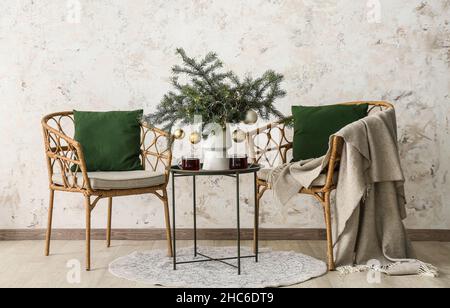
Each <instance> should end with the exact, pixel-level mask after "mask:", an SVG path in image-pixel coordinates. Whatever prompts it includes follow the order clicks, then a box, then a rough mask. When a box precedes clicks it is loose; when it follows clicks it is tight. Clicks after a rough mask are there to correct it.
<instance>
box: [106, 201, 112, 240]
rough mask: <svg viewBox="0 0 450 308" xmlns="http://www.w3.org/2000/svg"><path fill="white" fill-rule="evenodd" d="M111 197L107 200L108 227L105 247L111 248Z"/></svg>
mask: <svg viewBox="0 0 450 308" xmlns="http://www.w3.org/2000/svg"><path fill="white" fill-rule="evenodd" d="M112 205H113V200H112V197H111V198H108V225H107V228H106V247H108V248H109V247H111V224H112Z"/></svg>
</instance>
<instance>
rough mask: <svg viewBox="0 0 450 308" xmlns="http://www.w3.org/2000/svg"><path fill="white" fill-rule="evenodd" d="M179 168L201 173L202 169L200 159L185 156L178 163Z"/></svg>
mask: <svg viewBox="0 0 450 308" xmlns="http://www.w3.org/2000/svg"><path fill="white" fill-rule="evenodd" d="M178 167H180V168H181V169H183V170H188V171H199V170H200V167H201V166H200V158H197V157H189V156H183V157H182V158H181V159H180V162H179V163H178Z"/></svg>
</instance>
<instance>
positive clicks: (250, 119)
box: [244, 110, 258, 125]
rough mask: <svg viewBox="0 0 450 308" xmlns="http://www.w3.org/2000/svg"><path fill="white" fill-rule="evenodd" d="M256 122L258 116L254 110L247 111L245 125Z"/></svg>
mask: <svg viewBox="0 0 450 308" xmlns="http://www.w3.org/2000/svg"><path fill="white" fill-rule="evenodd" d="M256 122H258V114H257V113H256V111H254V110H249V111H248V112H247V115H246V117H245V121H244V123H245V124H248V125H252V124H255V123H256Z"/></svg>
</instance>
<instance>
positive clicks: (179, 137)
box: [173, 128, 186, 140]
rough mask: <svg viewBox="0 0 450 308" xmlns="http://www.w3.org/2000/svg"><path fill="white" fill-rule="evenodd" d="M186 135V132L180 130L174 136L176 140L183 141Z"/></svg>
mask: <svg viewBox="0 0 450 308" xmlns="http://www.w3.org/2000/svg"><path fill="white" fill-rule="evenodd" d="M185 135H186V134H185V133H184V130H182V129H181V128H178V129H177V130H175V132H174V133H173V136H174V137H175V139H178V140H180V139H183V138H184V136H185Z"/></svg>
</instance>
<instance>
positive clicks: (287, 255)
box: [109, 247, 327, 288]
mask: <svg viewBox="0 0 450 308" xmlns="http://www.w3.org/2000/svg"><path fill="white" fill-rule="evenodd" d="M198 251H199V252H201V253H202V254H206V255H208V256H210V257H212V258H221V257H230V256H235V255H236V253H237V252H236V247H201V248H199V249H198ZM245 255H252V251H251V249H249V248H242V256H245ZM193 259H195V258H193V247H190V248H180V249H178V250H177V261H178V262H182V261H189V260H193ZM196 259H204V258H203V257H197V258H196ZM230 263H232V264H237V261H230ZM241 263H242V275H241V276H239V275H238V273H237V269H236V268H233V267H231V266H228V265H226V264H223V263H220V262H204V263H191V264H180V265H178V266H177V270H176V271H174V270H173V259H172V258H169V257H167V251H166V250H154V251H147V252H134V253H132V254H130V255H128V256H125V257H121V258H119V259H117V260H115V261H113V262H112V263H111V264H110V265H109V271H110V273H111V274H113V275H114V276H116V277H119V278H124V279H128V280H131V281H136V282H141V283H147V284H152V285H158V286H165V287H180V288H268V287H283V286H291V285H294V284H298V283H301V282H304V281H307V280H310V279H312V278H315V277H319V276H322V275H324V274H325V273H327V266H326V264H325V263H324V262H322V261H320V260H317V259H315V258H313V257H310V256H306V255H303V254H300V253H296V252H292V251H290V252H287V251H271V250H263V251H262V252H261V253H260V258H259V263H256V262H255V259H254V258H250V259H242V261H241Z"/></svg>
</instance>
